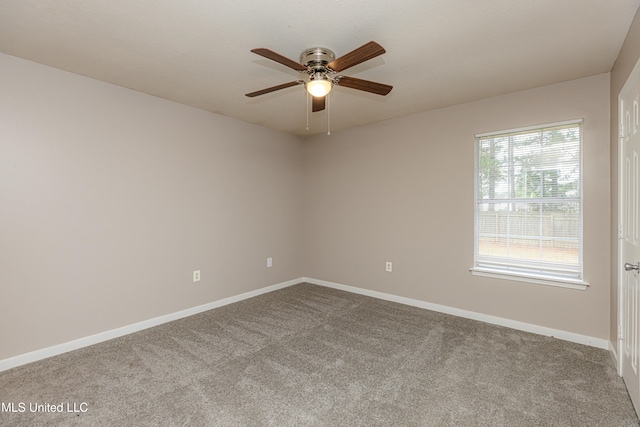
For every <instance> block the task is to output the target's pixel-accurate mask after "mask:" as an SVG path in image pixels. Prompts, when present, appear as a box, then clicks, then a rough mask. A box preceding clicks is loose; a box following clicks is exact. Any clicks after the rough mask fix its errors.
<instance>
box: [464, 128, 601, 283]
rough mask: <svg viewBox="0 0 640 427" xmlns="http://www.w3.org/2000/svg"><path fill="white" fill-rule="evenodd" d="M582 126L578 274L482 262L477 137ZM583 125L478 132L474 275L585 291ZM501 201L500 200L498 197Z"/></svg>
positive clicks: (475, 151)
mask: <svg viewBox="0 0 640 427" xmlns="http://www.w3.org/2000/svg"><path fill="white" fill-rule="evenodd" d="M573 124H576V125H580V127H581V132H580V186H579V192H580V230H579V245H580V249H579V251H578V252H579V273H578V274H577V277H567V276H566V275H563V274H558V275H554V274H553V273H550V272H545V273H535V272H531V271H526V269H525V270H519V269H518V266H517V264H516V263H515V262H507V263H505V265H504V267H503V268H501V267H500V265H498V264H497V263H493V265H483V263H482V261H481V260H479V259H478V255H479V254H478V197H479V188H478V187H479V182H478V180H479V163H480V162H479V156H480V153H479V147H478V145H479V144H478V140H479V139H481V138H485V137H488V136H498V135H507V134H512V133H520V132H527V131H535V130H542V129H546V128H553V127H556V126H564V125H573ZM583 131H584V126H583V120H581V119H578V120H569V121H564V122H556V123H548V124H542V125H537V126H528V127H523V128H517V129H508V130H501V131H496V132H486V133H479V134H476V135H475V137H474V210H473V211H474V230H473V234H474V256H473V267H472V268H470V271H471V273H472V274H473V275H476V276H483V277H491V278H496V279H506V280H512V281H518V282H527V283H535V284H540V285H548V286H557V287H563V288H569V289H578V290H586V289H587V288H588V286H589V283H588V282H586V281H584V277H583V272H584V263H583V259H582V254H583V249H584V244H583V229H584V222H583V201H584V197H583V181H584V174H583V152H584V132H583ZM497 200H499V199H497Z"/></svg>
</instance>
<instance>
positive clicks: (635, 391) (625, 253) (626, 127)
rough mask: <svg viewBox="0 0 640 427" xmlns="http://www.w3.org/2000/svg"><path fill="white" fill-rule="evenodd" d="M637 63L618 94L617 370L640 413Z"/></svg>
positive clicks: (639, 94) (639, 72)
mask: <svg viewBox="0 0 640 427" xmlns="http://www.w3.org/2000/svg"><path fill="white" fill-rule="evenodd" d="M639 101H640V62H639V63H638V65H636V67H635V69H634V72H633V73H631V77H630V78H629V80H628V81H627V83H626V84H625V86H624V88H623V89H622V92H620V101H619V105H620V109H619V117H620V120H619V123H620V154H621V157H620V168H621V170H620V172H621V173H620V223H621V224H620V225H621V228H620V237H621V239H620V262H621V264H622V265H621V266H620V283H619V288H618V289H619V292H620V307H619V312H620V325H619V326H620V338H621V340H620V347H619V349H620V353H621V354H620V362H621V364H620V370H621V375H622V378H623V379H624V382H625V384H626V385H627V389H628V390H629V395H630V396H631V400H632V401H633V405H634V406H635V408H636V412H637V413H638V414H640V325H639V322H640V317H639V313H638V311H639V310H640V271H639V270H640V220H639V217H640V212H639V209H638V208H639V206H640V204H639V196H640V160H639V158H640V122H639V111H638V109H639V107H638V103H639Z"/></svg>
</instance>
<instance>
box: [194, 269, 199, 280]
mask: <svg viewBox="0 0 640 427" xmlns="http://www.w3.org/2000/svg"><path fill="white" fill-rule="evenodd" d="M193 281H194V282H199V281H200V270H193Z"/></svg>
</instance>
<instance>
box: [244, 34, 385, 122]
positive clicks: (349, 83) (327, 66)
mask: <svg viewBox="0 0 640 427" xmlns="http://www.w3.org/2000/svg"><path fill="white" fill-rule="evenodd" d="M251 52H253V53H256V54H258V55H260V56H263V57H265V58H267V59H271V60H272V61H275V62H278V63H280V64H282V65H284V66H286V67H289V68H292V69H294V70H296V71H298V72H300V73H303V74H308V75H309V78H308V80H295V81H293V82H289V83H283V84H280V85H277V86H272V87H269V88H266V89H262V90H258V91H255V92H251V93H247V94H245V95H246V96H248V97H250V98H253V97H255V96H260V95H264V94H267V93H271V92H275V91H277V90H281V89H286V88H288V87H292V86H297V85H305V87H306V89H307V92H309V94H310V95H311V96H312V97H313V101H312V106H311V111H313V112H316V111H322V110H324V109H325V105H326V103H325V99H326V96H327V94H328V93H329V92H330V91H331V89H332V88H333V86H334V85H337V86H343V87H348V88H351V89H356V90H362V91H365V92H370V93H375V94H377V95H383V96H384V95H387V94H388V93H389V92H391V89H393V86H389V85H386V84H383V83H376V82H372V81H369V80H362V79H356V78H355V77H348V76H343V75H340V74H338V73H339V72H341V71H344V70H346V69H347V68H351V67H353V66H354V65H358V64H361V63H363V62H365V61H368V60H369V59H372V58H375V57H376V56H379V55H382V54H383V53H385V52H386V51H385V50H384V48H383V47H382V46H380V45H379V44H378V43H376V42H374V41H370V42H369V43H366V44H364V45H362V46H360V47H359V48H357V49H355V50H353V51H351V52H349V53H347V54H345V55H343V56H341V57H339V58H338V59H336V56H335V54H334V53H333V52H332V51H331V50H329V49H327V48H324V47H314V48H311V49H307V50H305V51H304V52H302V54H300V62H296V61H294V60H292V59H289V58H287V57H284V56H282V55H280V54H279V53H276V52H273V51H271V50H269V49H265V48H258V49H252V50H251ZM336 74H337V75H336Z"/></svg>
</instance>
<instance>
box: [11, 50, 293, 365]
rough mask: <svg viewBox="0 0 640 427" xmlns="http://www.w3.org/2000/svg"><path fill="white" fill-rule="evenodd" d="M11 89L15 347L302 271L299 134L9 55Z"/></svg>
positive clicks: (61, 338) (56, 340) (22, 349)
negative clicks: (198, 276)
mask: <svg viewBox="0 0 640 427" xmlns="http://www.w3.org/2000/svg"><path fill="white" fill-rule="evenodd" d="M0 94H1V95H0V236H1V238H0V290H1V293H2V296H1V297H0V325H2V328H1V330H0V360H2V359H5V358H8V357H11V356H15V355H19V354H23V353H26V352H29V351H33V350H38V349H42V348H45V347H48V346H51V345H54V344H60V343H64V342H67V341H70V340H73V339H77V338H81V337H85V336H89V335H92V334H96V333H99V332H103V331H107V330H111V329H114V328H117V327H121V326H125V325H130V324H132V323H135V322H139V321H142V320H147V319H150V318H153V317H156V316H159V315H164V314H168V313H173V312H176V311H179V310H182V309H185V308H190V307H194V306H197V305H201V304H205V303H208V302H211V301H216V300H220V299H222V298H225V297H229V296H233V295H238V294H241V293H243V292H247V291H251V290H255V289H258V288H262V287H265V286H267V285H271V284H275V283H280V282H283V281H287V280H291V279H293V278H297V277H300V276H302V270H301V268H300V264H301V262H300V261H301V260H300V251H299V247H300V244H299V236H300V221H301V193H300V191H301V184H300V183H301V175H302V167H301V166H302V165H301V156H302V151H301V142H300V140H299V139H298V138H296V137H293V136H289V135H286V134H284V133H280V132H276V131H271V130H267V129H265V128H262V127H259V126H254V125H249V124H246V123H242V122H239V121H237V120H233V119H229V118H225V117H222V116H218V115H215V114H210V113H206V112H203V111H200V110H197V109H194V108H190V107H186V106H183V105H179V104H175V103H171V102H168V101H165V100H161V99H158V98H154V97H151V96H147V95H143V94H141V93H138V92H133V91H130V90H127V89H124V88H120V87H117V86H113V85H110V84H106V83H102V82H98V81H96V80H91V79H87V78H84V77H81V76H77V75H74V74H70V73H66V72H63V71H59V70H55V69H52V68H48V67H44V66H41V65H38V64H34V63H32V62H27V61H23V60H20V59H17V58H14V57H10V56H7V55H2V54H0ZM268 256H271V257H273V260H274V267H273V268H270V269H267V268H266V258H267V257H268ZM196 269H200V270H201V271H202V281H201V282H199V283H193V282H192V279H191V274H192V271H193V270H196Z"/></svg>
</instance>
